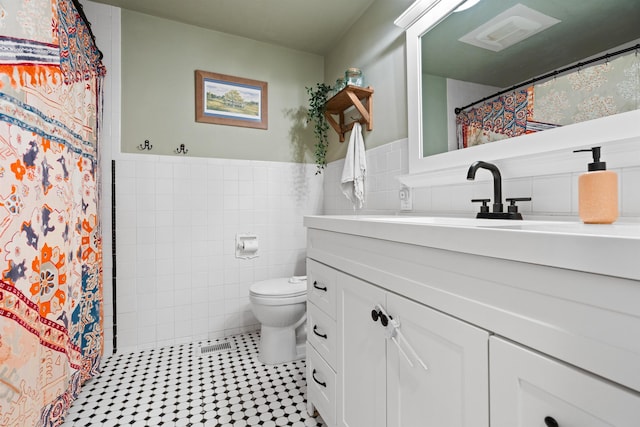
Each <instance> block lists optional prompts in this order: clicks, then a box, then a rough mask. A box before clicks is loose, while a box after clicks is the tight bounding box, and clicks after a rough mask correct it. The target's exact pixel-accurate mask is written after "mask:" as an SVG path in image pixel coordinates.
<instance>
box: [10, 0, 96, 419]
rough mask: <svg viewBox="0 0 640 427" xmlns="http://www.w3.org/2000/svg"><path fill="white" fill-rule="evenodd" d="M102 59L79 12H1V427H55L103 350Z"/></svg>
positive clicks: (14, 4) (51, 1) (57, 5)
mask: <svg viewBox="0 0 640 427" xmlns="http://www.w3.org/2000/svg"><path fill="white" fill-rule="evenodd" d="M100 59H101V55H100V52H99V51H98V49H97V48H96V46H95V43H94V40H93V37H92V35H91V32H90V29H89V28H88V27H87V25H86V24H85V21H84V20H83V19H82V14H81V13H79V12H78V9H77V8H76V7H75V4H74V2H73V1H72V0H4V1H2V2H0V426H19V427H23V426H55V425H59V424H60V423H61V422H62V418H63V417H64V415H65V413H66V411H67V409H68V408H69V406H70V404H71V402H72V401H73V400H74V398H75V397H76V396H77V394H78V392H79V390H80V387H81V385H82V384H83V382H84V381H86V380H87V379H89V378H91V377H92V376H93V375H95V374H96V373H97V371H98V368H99V363H100V358H101V356H102V346H103V328H102V279H101V277H102V270H101V268H102V267H101V266H102V253H101V241H100V232H99V228H98V227H99V221H98V212H99V210H98V187H99V180H98V178H99V174H98V159H97V140H98V135H97V133H98V132H97V131H98V118H99V116H100V107H101V90H100V88H101V81H102V77H103V76H104V74H105V70H104V67H103V66H102V64H101V61H100Z"/></svg>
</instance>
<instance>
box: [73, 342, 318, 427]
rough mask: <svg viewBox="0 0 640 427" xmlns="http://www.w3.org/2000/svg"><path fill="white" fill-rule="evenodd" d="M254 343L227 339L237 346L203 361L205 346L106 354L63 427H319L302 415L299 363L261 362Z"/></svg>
mask: <svg viewBox="0 0 640 427" xmlns="http://www.w3.org/2000/svg"><path fill="white" fill-rule="evenodd" d="M259 339H260V335H259V333H258V332H254V333H249V334H242V335H236V336H233V337H228V338H227V341H228V342H229V343H231V344H232V346H233V347H234V348H235V349H232V350H224V351H218V352H212V353H209V354H207V355H203V356H200V355H198V354H197V352H196V350H197V347H198V346H199V345H203V344H208V343H194V344H185V345H179V346H173V347H165V348H159V349H153V350H147V351H140V352H136V353H126V354H116V355H114V356H111V357H109V358H107V359H106V360H105V361H104V362H103V369H102V373H101V374H100V376H98V377H96V378H94V379H92V380H90V381H89V382H87V383H86V384H85V385H84V387H83V388H82V392H81V393H80V396H79V397H78V399H77V400H76V401H75V402H74V403H73V405H72V407H71V408H70V410H69V414H68V415H67V417H66V419H65V422H64V423H63V424H62V427H87V426H100V427H110V426H111V427H115V426H127V427H130V426H135V427H137V426H154V427H155V426H193V427H196V426H198V427H201V426H221V427H227V426H235V427H239V426H265V427H267V426H268V427H271V426H295V427H304V426H316V427H325V424H324V423H323V422H322V419H321V418H320V417H317V418H312V417H309V415H307V411H306V401H305V396H306V381H305V361H304V360H299V361H295V362H290V363H284V364H281V365H273V366H269V365H263V364H262V363H260V362H259V361H258V358H257V355H258V341H259ZM216 342H217V341H213V342H212V343H216Z"/></svg>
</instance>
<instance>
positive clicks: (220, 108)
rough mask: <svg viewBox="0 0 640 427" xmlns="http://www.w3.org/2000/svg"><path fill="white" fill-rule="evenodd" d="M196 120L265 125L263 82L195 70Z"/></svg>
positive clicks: (264, 88)
mask: <svg viewBox="0 0 640 427" xmlns="http://www.w3.org/2000/svg"><path fill="white" fill-rule="evenodd" d="M196 121H197V122H204V123H213V124H221V125H230V126H243V127H252V128H258V129H267V83H266V82H261V81H258V80H250V79H245V78H241V77H234V76H228V75H223V74H217V73H209V72H206V71H198V70H197V71H196Z"/></svg>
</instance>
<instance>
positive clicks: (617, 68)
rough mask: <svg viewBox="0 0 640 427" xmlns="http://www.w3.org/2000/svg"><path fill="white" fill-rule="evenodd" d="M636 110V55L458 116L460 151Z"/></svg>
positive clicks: (639, 90)
mask: <svg viewBox="0 0 640 427" xmlns="http://www.w3.org/2000/svg"><path fill="white" fill-rule="evenodd" d="M638 108H640V55H638V52H637V51H636V52H631V53H629V54H626V55H624V56H620V57H617V58H615V59H611V60H610V61H607V62H605V63H604V64H596V65H591V66H589V67H585V68H584V69H581V70H578V71H575V72H572V73H569V74H566V75H563V76H559V77H557V78H553V79H550V80H547V81H545V82H540V83H536V84H533V85H531V86H528V87H523V88H520V89H516V90H514V91H512V92H508V93H505V94H504V95H500V96H498V97H496V98H493V99H491V100H489V101H486V102H484V103H482V104H479V105H477V106H474V107H472V108H469V109H467V110H465V111H463V112H461V113H460V114H458V115H457V116H456V126H457V138H458V148H467V147H471V146H474V145H480V144H486V143H489V142H493V141H499V140H502V139H505V138H510V137H514V136H519V135H523V134H525V133H534V132H539V131H543V130H547V129H553V128H555V127H558V126H566V125H570V124H573V123H580V122H583V121H586V120H593V119H597V118H600V117H606V116H610V115H612V114H618V113H623V112H625V111H632V110H636V109H638Z"/></svg>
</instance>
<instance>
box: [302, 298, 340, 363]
mask: <svg viewBox="0 0 640 427" xmlns="http://www.w3.org/2000/svg"><path fill="white" fill-rule="evenodd" d="M307 327H308V330H307V340H308V341H309V342H310V343H311V345H313V347H314V348H315V349H316V351H317V352H318V353H319V354H320V356H322V358H323V359H324V360H326V361H327V363H328V364H329V365H330V366H331V367H335V366H336V321H335V320H333V319H332V318H330V317H329V315H328V314H326V313H325V312H323V311H322V310H320V309H319V308H318V307H317V306H316V305H315V304H307Z"/></svg>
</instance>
